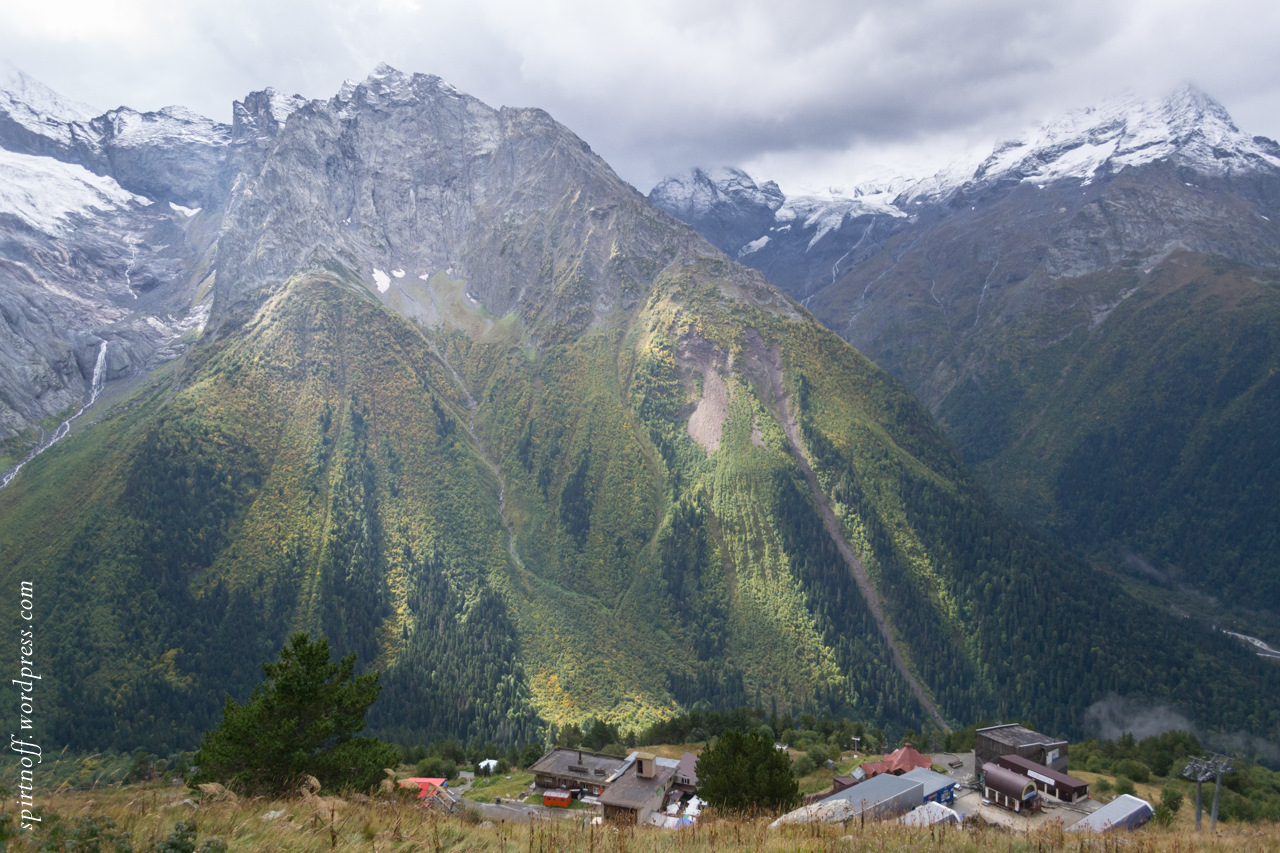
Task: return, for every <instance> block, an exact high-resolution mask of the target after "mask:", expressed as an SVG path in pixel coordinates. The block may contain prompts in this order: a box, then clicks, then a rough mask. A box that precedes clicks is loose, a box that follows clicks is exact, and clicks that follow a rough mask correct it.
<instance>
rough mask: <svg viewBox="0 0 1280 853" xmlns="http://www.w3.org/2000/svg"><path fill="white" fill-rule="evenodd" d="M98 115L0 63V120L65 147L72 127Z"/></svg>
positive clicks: (93, 110)
mask: <svg viewBox="0 0 1280 853" xmlns="http://www.w3.org/2000/svg"><path fill="white" fill-rule="evenodd" d="M98 112H99V111H97V110H95V109H94V108H93V107H90V106H88V105H87V104H82V103H80V102H78V101H73V100H71V99H69V98H64V97H63V96H61V95H59V94H58V93H57V92H55V91H53V90H52V89H50V88H49V87H48V86H46V85H44V84H43V83H41V82H40V81H39V80H36V79H35V78H34V77H31V76H30V75H28V74H27V73H26V72H24V71H22V70H21V69H20V68H18V67H17V66H15V65H13V64H12V63H11V62H8V61H7V60H5V61H3V62H0V116H8V118H10V119H11V120H12V121H13V122H14V123H15V124H17V125H19V126H20V127H22V128H23V129H25V130H26V131H28V132H30V133H33V134H36V135H38V136H43V137H47V138H49V139H51V140H53V141H55V142H57V143H59V144H62V145H68V144H70V143H71V138H72V130H71V125H72V124H76V123H82V124H84V123H88V122H89V120H90V119H92V118H93V117H94V116H96V115H98Z"/></svg>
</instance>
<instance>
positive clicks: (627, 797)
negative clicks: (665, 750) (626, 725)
mask: <svg viewBox="0 0 1280 853" xmlns="http://www.w3.org/2000/svg"><path fill="white" fill-rule="evenodd" d="M628 760H629V761H630V762H631V763H630V764H629V765H628V766H627V767H626V768H624V769H623V771H622V773H621V774H619V775H618V777H617V778H616V779H614V780H613V781H612V782H610V783H609V787H608V789H607V790H606V791H605V792H604V793H603V794H601V795H600V805H601V806H602V807H603V809H604V819H605V820H610V821H616V822H618V823H625V824H632V825H635V824H638V823H641V822H643V821H644V820H645V819H646V818H648V817H649V815H650V814H652V813H653V812H656V811H661V810H662V808H663V807H664V806H665V805H666V799H667V792H668V791H669V790H671V787H672V779H673V777H674V776H675V774H676V768H675V767H664V766H662V765H660V764H658V762H657V759H656V758H655V757H654V756H653V754H652V753H648V752H637V753H635V754H634V756H633V758H632V759H628Z"/></svg>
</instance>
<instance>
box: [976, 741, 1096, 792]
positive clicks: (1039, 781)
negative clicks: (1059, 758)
mask: <svg viewBox="0 0 1280 853" xmlns="http://www.w3.org/2000/svg"><path fill="white" fill-rule="evenodd" d="M996 763H997V764H999V765H1000V766H1001V767H1003V768H1005V769H1006V770H1012V771H1013V772H1014V773H1021V774H1022V775H1023V776H1026V777H1027V778H1028V779H1030V780H1031V781H1032V782H1035V783H1036V788H1037V789H1039V790H1040V791H1043V792H1044V793H1046V794H1048V795H1049V796H1051V797H1056V798H1057V799H1059V800H1062V802H1064V803H1074V802H1076V801H1077V800H1083V799H1086V798H1087V797H1088V796H1089V783H1088V782H1082V781H1080V780H1079V779H1076V778H1075V777H1073V776H1068V775H1067V774H1066V773H1059V772H1058V771H1057V770H1054V769H1053V768H1052V767H1045V766H1044V765H1043V764H1037V763H1036V762H1034V761H1032V760H1031V759H1029V758H1023V757H1022V756H1021V755H1014V754H1012V753H1010V754H1009V755H1002V756H1000V760H999V761H998V762H996Z"/></svg>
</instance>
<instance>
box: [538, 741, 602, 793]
mask: <svg viewBox="0 0 1280 853" xmlns="http://www.w3.org/2000/svg"><path fill="white" fill-rule="evenodd" d="M625 763H626V760H625V759H622V758H618V757H617V756H616V755H605V754H604V753H602V752H588V751H587V750H584V749H566V748H565V747H556V748H555V749H553V750H551V751H550V752H548V753H547V754H546V755H544V756H542V757H541V758H539V759H538V760H537V761H536V762H534V764H533V766H532V767H530V768H529V769H530V770H531V771H532V772H533V781H534V784H536V785H537V786H538V787H539V788H564V789H566V790H572V789H574V788H578V789H581V790H582V791H583V792H584V793H587V794H592V795H595V794H599V793H600V792H601V791H603V790H604V789H605V788H606V787H608V785H609V779H610V777H611V776H614V775H615V774H616V773H617V772H618V770H619V769H621V768H622V766H623V765H624V764H625Z"/></svg>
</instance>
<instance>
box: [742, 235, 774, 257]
mask: <svg viewBox="0 0 1280 853" xmlns="http://www.w3.org/2000/svg"><path fill="white" fill-rule="evenodd" d="M768 242H769V235H768V234H766V235H764V236H763V237H757V238H756V239H754V240H752V241H751V242H750V243H748V244H747V245H745V246H743V247H742V248H741V249H739V250H738V257H739V258H745V257H746V256H747V255H750V254H752V253H753V252H758V251H760V250H761V249H763V248H764V247H765V244H766V243H768Z"/></svg>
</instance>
